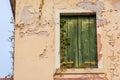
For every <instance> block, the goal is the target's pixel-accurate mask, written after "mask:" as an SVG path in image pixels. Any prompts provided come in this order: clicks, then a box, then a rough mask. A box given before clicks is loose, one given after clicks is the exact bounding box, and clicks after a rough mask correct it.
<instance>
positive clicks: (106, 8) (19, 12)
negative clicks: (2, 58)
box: [14, 0, 120, 80]
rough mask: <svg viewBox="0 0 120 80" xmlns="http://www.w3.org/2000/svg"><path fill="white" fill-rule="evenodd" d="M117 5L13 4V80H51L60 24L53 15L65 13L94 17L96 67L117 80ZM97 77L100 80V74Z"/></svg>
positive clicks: (109, 0) (64, 0) (85, 0)
mask: <svg viewBox="0 0 120 80" xmlns="http://www.w3.org/2000/svg"><path fill="white" fill-rule="evenodd" d="M119 5H120V1H119V0H16V12H15V18H16V19H15V24H16V28H15V55H14V56H15V57H14V58H15V59H14V80H53V75H54V73H55V71H56V69H55V62H56V61H55V54H56V53H55V49H56V47H55V42H56V37H55V35H56V34H55V33H56V32H55V31H56V30H55V29H56V28H55V27H56V24H59V23H56V17H55V13H56V10H65V9H78V10H80V9H84V10H90V11H93V12H96V13H97V37H98V38H97V39H98V60H99V64H100V65H102V66H103V73H104V77H107V78H108V80H120V76H119V75H120V69H119V68H120V64H119V63H120V15H119V14H120V6H119ZM85 70H86V71H88V72H89V71H90V70H89V69H85ZM83 71H84V70H83ZM73 73H74V70H73ZM89 73H93V72H92V71H91V72H89ZM95 73H97V70H96V71H95ZM90 75H91V74H90ZM90 75H89V76H90ZM74 76H75V75H74ZM82 76H83V74H82ZM84 76H86V77H87V76H88V74H86V75H85V74H84ZM92 76H93V75H92ZM96 76H97V77H100V76H99V74H98V75H95V77H96ZM62 77H73V76H72V75H67V76H66V75H65V76H62ZM76 77H81V75H76ZM105 79H106V78H105Z"/></svg>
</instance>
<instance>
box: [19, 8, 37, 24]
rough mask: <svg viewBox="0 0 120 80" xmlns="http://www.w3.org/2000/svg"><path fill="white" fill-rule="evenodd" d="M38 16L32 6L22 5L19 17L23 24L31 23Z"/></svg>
mask: <svg viewBox="0 0 120 80" xmlns="http://www.w3.org/2000/svg"><path fill="white" fill-rule="evenodd" d="M38 17H39V14H38V12H37V11H35V9H34V8H33V6H24V7H23V10H22V12H21V15H20V19H21V20H22V21H23V23H24V24H31V23H33V22H34V21H35V19H36V18H38Z"/></svg>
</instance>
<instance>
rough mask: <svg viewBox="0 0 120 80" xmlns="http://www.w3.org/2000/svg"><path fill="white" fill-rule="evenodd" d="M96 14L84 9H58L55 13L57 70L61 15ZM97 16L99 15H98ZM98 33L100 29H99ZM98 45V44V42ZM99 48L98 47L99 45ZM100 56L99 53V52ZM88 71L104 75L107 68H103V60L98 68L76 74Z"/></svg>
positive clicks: (57, 64) (77, 71)
mask: <svg viewBox="0 0 120 80" xmlns="http://www.w3.org/2000/svg"><path fill="white" fill-rule="evenodd" d="M95 13H96V12H93V11H90V10H84V9H58V10H56V12H55V68H57V69H58V68H60V15H88V14H95ZM96 16H97V14H96ZM96 25H97V19H96ZM96 29H97V28H96ZM97 32H98V29H97ZM97 43H98V42H97ZM97 46H98V45H97ZM97 55H98V52H97ZM86 69H87V70H88V69H89V71H87V72H88V73H89V72H94V73H102V72H104V70H105V68H103V58H102V60H101V61H100V62H99V61H98V68H92V69H91V68H85V69H83V68H79V69H74V72H76V73H79V72H80V73H84V72H85V73H86ZM67 72H69V73H72V72H73V69H68V70H67Z"/></svg>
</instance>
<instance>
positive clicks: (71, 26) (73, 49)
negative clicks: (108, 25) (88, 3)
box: [60, 16, 97, 68]
mask: <svg viewBox="0 0 120 80" xmlns="http://www.w3.org/2000/svg"><path fill="white" fill-rule="evenodd" d="M60 27H61V28H60V52H61V56H60V57H61V67H62V68H85V67H89V68H95V67H97V38H96V16H62V17H61V20H60Z"/></svg>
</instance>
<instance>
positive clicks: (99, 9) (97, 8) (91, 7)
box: [77, 1, 104, 17]
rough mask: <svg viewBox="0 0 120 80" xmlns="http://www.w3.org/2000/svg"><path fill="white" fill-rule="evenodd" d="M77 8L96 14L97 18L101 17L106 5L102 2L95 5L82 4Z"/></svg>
mask: <svg viewBox="0 0 120 80" xmlns="http://www.w3.org/2000/svg"><path fill="white" fill-rule="evenodd" d="M77 6H78V7H82V8H84V9H88V10H91V11H94V12H96V13H97V17H101V13H102V10H103V9H104V4H103V2H100V1H97V2H96V3H95V4H93V3H92V2H80V3H78V4H77Z"/></svg>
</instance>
